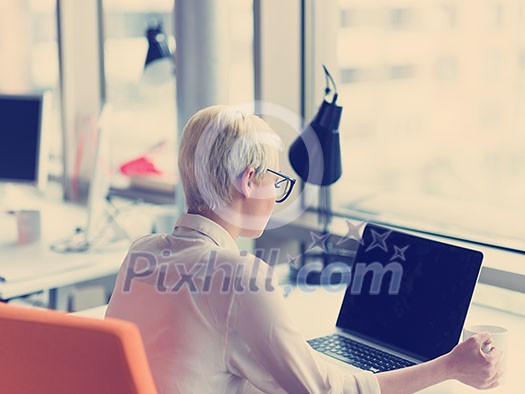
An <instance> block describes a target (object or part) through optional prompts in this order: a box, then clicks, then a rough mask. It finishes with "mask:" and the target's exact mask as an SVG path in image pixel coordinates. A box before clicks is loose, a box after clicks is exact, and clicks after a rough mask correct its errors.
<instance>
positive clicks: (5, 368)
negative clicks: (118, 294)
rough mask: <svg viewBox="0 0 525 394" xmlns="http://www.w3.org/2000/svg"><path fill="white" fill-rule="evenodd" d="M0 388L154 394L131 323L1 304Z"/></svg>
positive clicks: (17, 392) (11, 392)
mask: <svg viewBox="0 0 525 394" xmlns="http://www.w3.org/2000/svg"><path fill="white" fill-rule="evenodd" d="M0 392H2V393H6V394H73V393H74V394H154V393H157V391H156V389H155V385H154V382H153V378H152V376H151V372H150V369H149V366H148V360H147V358H146V353H145V352H144V347H143V344H142V338H141V337H140V333H139V330H138V329H137V327H136V326H135V325H133V324H132V323H129V322H125V321H120V320H116V319H106V320H96V319H90V318H85V317H79V316H69V315H66V314H63V313H61V312H57V311H50V310H38V309H28V308H20V307H15V306H11V305H7V304H1V303H0Z"/></svg>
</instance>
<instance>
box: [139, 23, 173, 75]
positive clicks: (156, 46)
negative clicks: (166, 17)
mask: <svg viewBox="0 0 525 394" xmlns="http://www.w3.org/2000/svg"><path fill="white" fill-rule="evenodd" d="M146 38H147V39H148V52H147V54H146V62H145V64H144V67H148V66H149V65H150V63H152V62H154V61H155V60H159V59H162V58H165V57H171V53H170V49H169V46H168V39H167V37H166V34H164V32H163V31H162V25H161V24H160V23H157V24H155V25H152V26H149V27H148V29H147V30H146Z"/></svg>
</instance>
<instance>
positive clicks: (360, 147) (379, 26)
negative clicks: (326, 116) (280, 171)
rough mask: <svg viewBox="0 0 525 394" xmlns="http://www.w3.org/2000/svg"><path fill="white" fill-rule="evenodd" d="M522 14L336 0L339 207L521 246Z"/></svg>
mask: <svg viewBox="0 0 525 394" xmlns="http://www.w3.org/2000/svg"><path fill="white" fill-rule="evenodd" d="M524 17H525V2H523V1H522V0H508V1H477V0H443V1H431V2H425V1H417V0H410V1H409V0H404V1H390V2H375V1H365V0H339V18H338V20H337V21H335V22H336V23H339V29H338V31H337V53H336V59H337V67H338V70H337V71H338V72H336V73H334V74H335V76H336V80H337V81H338V82H339V91H340V92H339V93H340V95H339V96H340V100H341V103H342V104H343V105H344V111H343V119H342V124H341V137H342V145H343V150H344V155H343V166H344V170H343V171H344V173H343V177H342V178H341V180H340V181H339V182H338V183H337V184H336V185H335V186H334V193H333V194H332V195H333V196H334V200H335V205H336V206H338V209H339V210H340V211H343V212H348V211H347V210H348V209H352V210H353V212H354V214H357V215H361V216H363V217H368V218H374V219H376V220H380V221H386V222H390V223H396V224H400V225H403V226H408V227H414V228H419V229H423V230H428V231H432V232H438V233H444V234H449V235H454V236H459V237H466V238H472V239H475V240H479V241H483V242H487V243H491V244H498V245H504V246H508V247H513V248H518V249H525V242H524V241H523V234H525V222H524V221H523V220H522V219H523V218H525V208H524V206H523V201H525V155H524V153H523V152H525V61H524V59H525V55H524V53H525V52H524V50H525V35H524V28H525V23H524V22H525V20H524ZM317 34H323V33H322V32H318V33H317ZM320 78H322V75H318V76H317V79H320Z"/></svg>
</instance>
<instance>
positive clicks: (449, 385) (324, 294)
mask: <svg viewBox="0 0 525 394" xmlns="http://www.w3.org/2000/svg"><path fill="white" fill-rule="evenodd" d="M343 295H344V292H337V293H330V292H328V291H325V290H324V289H319V288H318V289H316V290H315V291H314V292H312V293H306V292H303V291H301V290H300V289H294V290H293V291H292V292H291V293H290V294H289V295H288V296H287V297H286V299H285V300H286V301H285V305H286V308H287V310H288V313H289V315H290V316H291V318H292V319H293V320H294V321H295V322H296V324H297V327H299V329H300V331H301V333H302V334H303V335H304V337H305V338H314V337H317V336H321V335H325V334H327V333H330V332H331V331H332V330H333V328H334V326H335V321H336V319H337V314H338V312H339V307H340V305H341V302H342V299H343ZM105 310H106V306H103V307H98V308H93V309H89V310H85V311H82V312H78V313H76V315H79V316H86V317H92V318H103V316H104V313H105ZM481 323H483V324H498V325H502V326H505V327H507V328H508V329H509V331H510V337H509V352H508V355H507V357H508V368H507V372H506V373H507V377H506V379H507V382H506V383H505V385H504V386H501V387H499V388H497V389H494V390H490V391H484V392H487V393H491V394H519V393H522V392H523V385H524V383H525V375H524V372H525V371H524V365H525V318H523V317H519V316H516V315H512V314H509V313H505V312H501V311H497V310H494V309H490V308H486V307H483V306H480V305H475V304H474V305H472V306H471V308H470V311H469V316H468V317H467V324H481ZM341 368H345V366H344V365H343V364H341ZM481 392H482V391H478V390H475V389H473V388H470V387H468V386H465V385H463V384H461V383H459V382H456V381H448V382H444V383H441V384H438V385H436V386H433V387H430V388H428V389H425V390H423V391H420V394H474V393H478V394H479V393H481Z"/></svg>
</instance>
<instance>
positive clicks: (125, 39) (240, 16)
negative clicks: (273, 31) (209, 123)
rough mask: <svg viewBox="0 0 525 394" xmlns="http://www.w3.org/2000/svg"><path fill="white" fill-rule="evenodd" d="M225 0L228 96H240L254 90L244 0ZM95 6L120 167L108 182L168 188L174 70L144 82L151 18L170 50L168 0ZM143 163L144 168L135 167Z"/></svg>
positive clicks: (237, 99) (172, 162) (109, 1)
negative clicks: (100, 12) (98, 12)
mask: <svg viewBox="0 0 525 394" xmlns="http://www.w3.org/2000/svg"><path fill="white" fill-rule="evenodd" d="M226 4H227V6H228V11H229V12H228V17H229V22H230V23H229V26H230V29H231V30H230V37H231V42H230V43H229V45H230V48H229V49H230V50H229V56H230V59H231V63H230V64H231V67H230V75H229V77H230V80H229V95H228V96H229V102H230V103H231V104H235V103H245V102H248V101H253V98H254V93H253V85H254V83H253V80H254V78H253V49H252V47H253V11H252V2H250V1H245V0H228V2H227V3H226ZM103 6H104V36H105V40H104V58H105V59H104V62H105V81H106V101H107V103H110V104H112V108H113V114H112V120H111V133H110V134H111V137H110V140H111V146H112V162H113V166H114V167H115V168H116V169H118V168H120V170H121V171H120V174H119V176H117V178H116V179H115V180H114V182H113V183H114V185H115V186H116V187H121V188H122V187H123V188H126V187H128V186H131V187H136V188H141V189H143V188H147V189H150V190H157V191H159V192H167V193H171V194H172V192H173V190H174V186H175V182H176V179H175V177H176V175H175V173H176V168H177V167H176V159H177V158H176V151H177V148H176V139H177V114H176V91H175V89H176V83H175V72H176V70H175V69H173V73H172V74H171V75H168V76H167V78H166V79H165V80H164V81H156V82H155V83H154V84H152V83H151V81H150V80H149V79H148V76H147V70H145V69H144V62H145V59H146V53H147V49H148V41H147V39H146V29H147V28H148V26H149V25H151V24H153V25H155V24H157V23H160V24H161V26H162V28H163V31H164V33H165V35H166V36H167V39H168V42H169V47H170V50H171V53H172V54H173V53H174V51H176V42H175V37H174V19H175V18H174V14H173V11H174V2H173V0H155V1H148V2H144V1H142V0H104V2H103ZM227 52H228V51H227ZM173 66H174V65H173ZM145 170H146V172H147V173H148V175H147V176H137V175H136V172H137V171H138V172H140V171H145ZM123 171H124V172H125V173H126V175H124V174H123ZM133 173H135V175H130V174H133Z"/></svg>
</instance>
